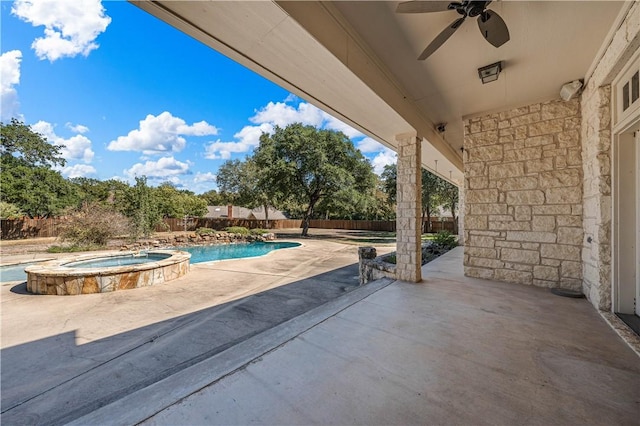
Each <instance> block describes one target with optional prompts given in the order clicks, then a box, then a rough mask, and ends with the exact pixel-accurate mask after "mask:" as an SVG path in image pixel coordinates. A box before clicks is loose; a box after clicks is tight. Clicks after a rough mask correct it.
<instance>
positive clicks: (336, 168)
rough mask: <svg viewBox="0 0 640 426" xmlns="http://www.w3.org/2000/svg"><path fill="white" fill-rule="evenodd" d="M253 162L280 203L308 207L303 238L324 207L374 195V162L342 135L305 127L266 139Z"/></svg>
mask: <svg viewBox="0 0 640 426" xmlns="http://www.w3.org/2000/svg"><path fill="white" fill-rule="evenodd" d="M253 160H254V161H255V162H256V165H257V166H258V168H259V169H260V173H261V175H260V179H261V180H262V182H263V187H264V188H269V190H270V191H272V194H271V195H272V196H274V197H275V198H276V199H278V200H279V201H282V202H284V201H286V200H287V199H294V200H299V201H303V200H304V202H305V204H306V208H305V212H304V215H303V221H302V235H303V236H306V235H307V234H308V230H309V220H310V219H311V217H312V215H313V212H314V209H315V207H316V206H317V204H318V202H319V201H321V200H323V199H329V198H332V197H336V198H337V197H340V198H341V199H344V198H345V197H347V198H348V197H351V198H352V199H357V198H358V197H360V195H361V194H365V193H372V192H373V190H374V188H375V182H376V178H375V174H374V173H373V170H372V168H371V165H370V164H369V162H368V160H367V159H366V158H365V157H364V156H363V155H362V153H361V152H360V151H359V150H357V149H356V148H355V147H354V146H353V143H351V141H350V140H349V138H348V137H347V136H346V135H344V133H342V132H336V131H333V130H319V129H316V128H315V127H313V126H304V125H302V124H300V123H295V124H291V125H289V126H287V127H285V128H281V127H276V128H275V130H274V132H273V133H272V134H266V133H265V134H263V135H262V136H261V137H260V145H259V146H258V148H257V149H256V151H255V152H254V156H253Z"/></svg>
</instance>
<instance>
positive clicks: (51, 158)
mask: <svg viewBox="0 0 640 426" xmlns="http://www.w3.org/2000/svg"><path fill="white" fill-rule="evenodd" d="M0 142H1V145H0V157H1V158H2V160H3V165H4V161H5V160H7V159H8V158H9V157H13V159H14V161H16V162H17V164H23V165H26V166H29V167H36V166H47V167H53V166H56V165H60V166H64V165H65V164H66V162H65V160H64V158H62V156H61V152H62V148H63V146H60V145H51V144H50V143H48V142H47V139H46V138H45V137H44V136H42V135H41V134H39V133H36V132H34V131H33V130H31V128H30V127H29V126H27V125H25V124H24V123H22V122H21V121H18V120H16V119H15V118H12V119H11V124H4V123H0Z"/></svg>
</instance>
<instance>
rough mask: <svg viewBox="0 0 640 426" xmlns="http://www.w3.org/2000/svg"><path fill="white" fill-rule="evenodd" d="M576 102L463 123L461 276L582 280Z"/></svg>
mask: <svg viewBox="0 0 640 426" xmlns="http://www.w3.org/2000/svg"><path fill="white" fill-rule="evenodd" d="M580 123H581V119H580V103H579V101H578V100H573V101H570V102H563V101H560V100H555V101H549V102H544V103H536V104H533V105H529V106H525V107H521V108H516V109H512V110H509V111H504V112H501V113H496V114H490V115H486V116H483V117H478V118H472V119H469V120H466V121H465V145H464V168H465V191H466V194H465V218H464V227H465V231H464V234H465V256H464V266H465V274H466V275H468V276H472V277H479V278H490V279H496V280H500V281H507V282H515V283H522V284H534V285H538V286H544V287H565V288H572V289H580V288H581V286H582V263H581V249H582V240H583V229H582V159H581V148H580Z"/></svg>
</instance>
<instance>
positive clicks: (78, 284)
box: [25, 250, 191, 296]
mask: <svg viewBox="0 0 640 426" xmlns="http://www.w3.org/2000/svg"><path fill="white" fill-rule="evenodd" d="M153 253H158V254H165V255H167V256H168V257H166V258H164V259H161V260H158V261H155V262H147V263H139V264H134V265H123V266H112V267H93V268H74V267H67V266H65V265H66V264H69V263H73V262H81V261H88V260H96V259H109V258H112V257H118V256H123V255H122V254H120V253H116V254H106V255H105V254H101V255H96V254H90V255H83V256H71V257H67V258H64V259H57V260H52V261H48V262H42V263H38V264H36V265H32V266H28V267H27V268H26V269H25V271H26V272H27V291H29V292H31V293H35V294H47V295H52V296H75V295H80V294H90V293H107V292H112V291H118V290H129V289H133V288H139V287H148V286H151V285H157V284H161V283H164V282H167V281H171V280H175V279H176V278H179V277H181V276H183V275H185V274H186V273H187V272H189V259H190V258H191V255H190V254H189V253H187V252H183V251H162V250H159V251H155V252H152V253H151V254H153Z"/></svg>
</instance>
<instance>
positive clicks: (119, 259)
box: [63, 253, 171, 268]
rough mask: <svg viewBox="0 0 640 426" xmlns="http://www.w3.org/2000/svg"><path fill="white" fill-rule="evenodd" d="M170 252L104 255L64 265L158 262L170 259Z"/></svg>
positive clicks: (106, 266)
mask: <svg viewBox="0 0 640 426" xmlns="http://www.w3.org/2000/svg"><path fill="white" fill-rule="evenodd" d="M169 257H171V255H170V254H164V253H151V254H147V253H141V254H140V255H136V256H134V255H130V254H127V255H122V256H113V257H104V258H100V259H91V260H82V261H79V262H71V263H65V264H64V265H63V266H65V267H67V268H100V267H102V268H109V267H112V266H126V265H139V264H141V263H148V262H158V261H160V260H164V259H168V258H169Z"/></svg>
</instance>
